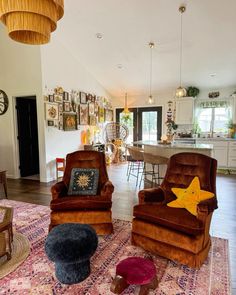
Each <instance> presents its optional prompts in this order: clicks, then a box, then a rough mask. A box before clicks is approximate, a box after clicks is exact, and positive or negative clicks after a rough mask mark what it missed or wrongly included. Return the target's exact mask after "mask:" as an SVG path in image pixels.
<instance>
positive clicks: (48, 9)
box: [0, 0, 64, 45]
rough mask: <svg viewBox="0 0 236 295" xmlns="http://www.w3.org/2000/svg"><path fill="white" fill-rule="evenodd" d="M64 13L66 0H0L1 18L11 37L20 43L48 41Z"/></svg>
mask: <svg viewBox="0 0 236 295" xmlns="http://www.w3.org/2000/svg"><path fill="white" fill-rule="evenodd" d="M63 14H64V0H41V1H32V0H8V1H6V0H0V20H1V21H2V23H3V24H4V25H5V26H6V27H7V29H8V35H9V37H10V38H11V39H13V40H14V41H17V42H20V43H25V44H31V45H40V44H45V43H48V42H49V41H50V34H51V32H53V31H55V30H56V28H57V21H58V20H59V19H61V18H62V16H63Z"/></svg>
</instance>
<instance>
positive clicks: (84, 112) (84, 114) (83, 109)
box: [79, 104, 88, 125]
mask: <svg viewBox="0 0 236 295" xmlns="http://www.w3.org/2000/svg"><path fill="white" fill-rule="evenodd" d="M79 116H80V125H88V105H87V104H80V108H79Z"/></svg>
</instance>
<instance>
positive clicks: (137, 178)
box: [136, 162, 140, 186]
mask: <svg viewBox="0 0 236 295" xmlns="http://www.w3.org/2000/svg"><path fill="white" fill-rule="evenodd" d="M139 166H140V162H138V172H137V179H136V186H137V184H138V177H139Z"/></svg>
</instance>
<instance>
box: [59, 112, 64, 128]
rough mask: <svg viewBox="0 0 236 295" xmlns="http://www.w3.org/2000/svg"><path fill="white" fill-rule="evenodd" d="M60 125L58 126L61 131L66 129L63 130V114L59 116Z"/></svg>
mask: <svg viewBox="0 0 236 295" xmlns="http://www.w3.org/2000/svg"><path fill="white" fill-rule="evenodd" d="M58 123H59V124H58V127H59V130H64V128H63V114H62V113H60V114H59V122H58Z"/></svg>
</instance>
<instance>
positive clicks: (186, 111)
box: [175, 97, 194, 125]
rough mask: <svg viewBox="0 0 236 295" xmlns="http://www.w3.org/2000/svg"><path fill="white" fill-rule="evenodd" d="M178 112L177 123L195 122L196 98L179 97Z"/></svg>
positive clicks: (177, 100) (177, 102) (176, 104)
mask: <svg viewBox="0 0 236 295" xmlns="http://www.w3.org/2000/svg"><path fill="white" fill-rule="evenodd" d="M175 107H176V113H175V123H176V124H179V125H182V124H193V120H194V115H193V113H194V98H193V97H183V98H178V99H176V101H175Z"/></svg>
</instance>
